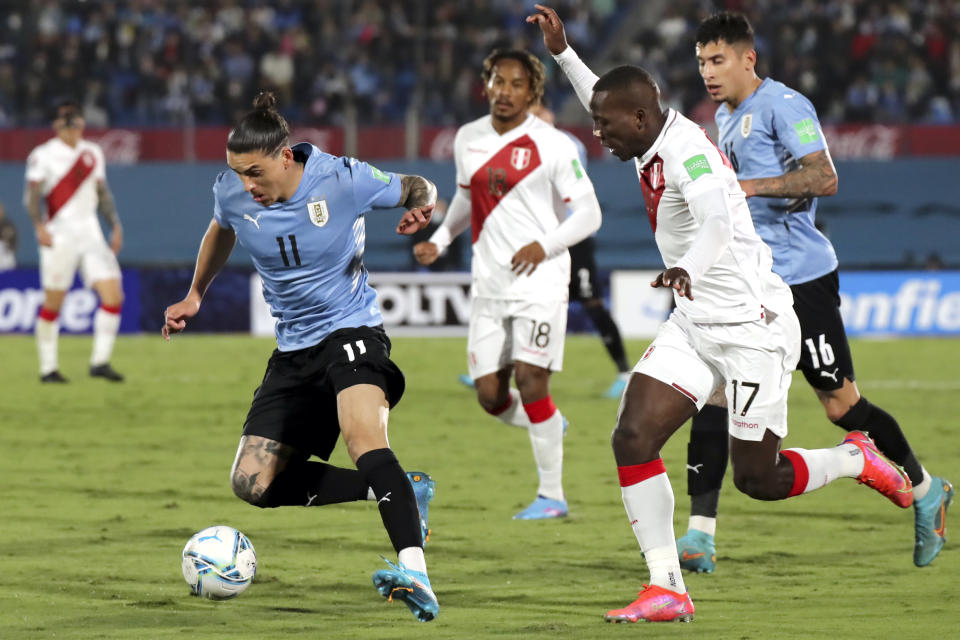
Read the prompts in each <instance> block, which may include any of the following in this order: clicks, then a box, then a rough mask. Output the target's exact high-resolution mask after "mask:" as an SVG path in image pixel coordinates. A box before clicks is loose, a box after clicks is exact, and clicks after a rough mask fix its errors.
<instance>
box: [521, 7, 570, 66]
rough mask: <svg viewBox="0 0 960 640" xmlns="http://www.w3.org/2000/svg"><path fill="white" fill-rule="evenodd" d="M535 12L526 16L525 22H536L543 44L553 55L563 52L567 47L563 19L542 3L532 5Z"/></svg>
mask: <svg viewBox="0 0 960 640" xmlns="http://www.w3.org/2000/svg"><path fill="white" fill-rule="evenodd" d="M533 6H534V7H535V8H536V9H537V13H534V14H532V15H529V16H527V22H536V23H537V24H538V25H539V26H540V30H541V31H543V44H545V45H547V51H549V52H550V53H551V54H553V55H558V54H561V53H563V50H564V49H566V48H567V36H566V35H564V33H563V21H562V20H560V16H558V15H557V12H556V11H554V10H553V9H551V8H550V7H548V6H546V5H542V4H535V5H533Z"/></svg>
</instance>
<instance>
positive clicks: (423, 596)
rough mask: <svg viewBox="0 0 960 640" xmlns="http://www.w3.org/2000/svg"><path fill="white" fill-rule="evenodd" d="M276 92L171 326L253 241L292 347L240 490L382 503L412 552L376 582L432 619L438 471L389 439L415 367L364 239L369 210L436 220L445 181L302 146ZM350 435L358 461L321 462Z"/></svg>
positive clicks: (243, 132) (250, 430)
mask: <svg viewBox="0 0 960 640" xmlns="http://www.w3.org/2000/svg"><path fill="white" fill-rule="evenodd" d="M275 102H276V99H275V98H274V96H273V94H272V93H261V94H260V95H258V96H257V98H256V100H255V101H254V109H253V111H251V112H249V113H248V114H247V115H246V116H244V118H243V119H242V120H241V121H240V123H239V124H238V125H237V126H236V127H235V128H234V129H233V130H232V131H231V132H230V136H229V138H228V139H227V164H229V165H230V168H231V169H232V171H225V172H223V173H221V174H220V175H219V176H218V177H217V180H216V182H215V183H214V186H213V195H214V205H213V220H211V222H210V225H209V227H208V228H207V232H206V234H205V235H204V237H203V241H202V242H201V244H200V252H199V255H198V256H197V266H196V270H195V271H194V276H193V284H191V286H190V291H189V293H188V294H187V296H186V297H185V298H184V299H183V300H182V301H180V302H178V303H176V304H173V305H171V306H169V307H167V309H166V312H165V314H164V327H163V335H164V337H165V338H167V339H168V340H169V339H170V334H171V333H177V332H180V331H183V329H184V328H185V327H186V321H187V320H188V319H189V318H192V317H193V316H195V315H196V314H197V312H198V311H199V310H200V304H201V302H202V300H203V296H204V294H205V293H206V292H207V289H208V288H209V286H210V283H211V282H212V281H213V279H214V277H215V276H216V275H217V273H218V272H219V271H220V269H221V268H222V267H223V265H224V264H225V263H226V261H227V258H228V257H229V256H230V252H231V251H232V250H233V246H234V244H235V243H236V242H237V241H238V240H239V242H240V244H241V245H243V247H244V248H246V249H247V251H249V252H250V255H251V257H252V259H253V264H254V267H256V269H257V272H258V273H259V274H260V277H261V278H262V279H263V294H264V298H265V299H266V300H267V302H268V303H269V304H270V307H271V310H272V313H273V315H274V316H275V317H276V318H277V328H276V333H277V347H278V348H277V350H276V351H274V352H273V355H272V356H271V357H270V361H269V363H268V364H267V371H266V373H265V374H264V377H263V382H261V384H260V386H259V387H258V388H257V390H256V392H255V394H254V397H253V403H252V405H251V406H250V411H249V413H248V414H247V420H246V423H245V424H244V427H243V436H242V437H241V438H240V446H239V449H238V451H237V457H236V461H235V462H234V464H233V469H232V471H231V477H230V480H231V483H232V485H233V491H234V493H235V494H236V495H237V496H238V497H240V498H241V499H243V500H245V501H247V502H249V503H250V504H252V505H255V506H258V507H279V506H285V505H299V506H308V507H310V506H319V505H324V504H333V503H339V502H349V501H354V500H376V501H377V506H378V508H379V510H380V516H381V518H382V519H383V524H384V527H385V528H386V530H387V533H388V534H389V536H390V541H391V542H392V543H393V546H394V549H395V550H396V551H397V557H398V562H397V564H392V563H389V562H388V564H390V569H383V570H380V571H377V572H375V573H374V574H373V582H374V585H375V586H376V587H377V590H378V591H379V592H380V593H381V594H382V595H383V596H384V597H386V598H389V599H391V600H392V599H394V598H396V599H399V600H402V601H404V602H405V603H406V604H407V606H408V607H409V608H410V610H411V611H412V612H413V614H414V615H415V616H416V617H417V619H418V620H420V621H423V622H427V621H429V620H432V619H433V618H435V617H436V616H437V614H438V612H439V605H438V603H437V598H436V596H435V595H434V593H433V590H432V588H431V586H430V580H429V578H428V577H427V566H426V561H425V559H424V554H423V540H424V538H425V537H426V532H427V524H426V518H427V503H428V502H429V500H430V498H431V497H432V495H433V481H432V480H431V479H430V477H429V476H427V475H426V474H422V473H419V472H410V473H407V474H405V473H404V471H403V469H402V468H401V467H400V463H399V462H398V461H397V458H396V456H394V454H393V451H392V450H391V449H390V445H389V444H388V442H387V421H388V418H389V410H390V409H391V408H393V407H394V406H395V405H396V404H397V402H399V401H400V397H401V396H402V395H403V390H404V378H403V374H402V373H401V372H400V369H399V368H397V365H395V364H394V363H393V362H392V361H391V360H390V340H389V338H387V335H386V333H385V332H384V330H383V326H382V323H383V320H382V318H381V316H380V310H379V308H378V307H377V299H376V292H375V291H374V290H373V289H372V288H371V287H370V285H369V284H368V283H367V271H366V269H365V268H364V266H363V250H364V237H365V234H364V224H365V222H364V215H365V214H366V212H368V211H370V210H371V209H392V208H394V207H401V206H402V207H406V208H407V209H408V211H406V212H405V213H404V214H403V217H402V218H401V219H400V223H399V224H398V225H397V233H401V234H405V235H409V234H412V233H414V232H416V231H417V230H419V229H420V228H422V227H424V226H426V224H427V223H428V222H429V219H430V212H431V211H432V210H433V207H434V204H435V203H436V195H437V192H436V188H435V187H434V186H433V184H432V183H431V182H430V181H429V180H426V179H424V178H421V177H419V176H405V175H400V174H393V173H388V172H383V171H380V170H378V169H376V168H375V167H372V166H370V165H369V164H366V163H365V162H360V161H358V160H354V159H352V158H338V157H335V156H331V155H329V154H326V153H324V152H322V151H321V150H320V149H318V148H317V147H315V146H313V145H311V144H307V143H300V144H296V145H293V146H290V140H289V136H290V130H289V127H288V125H287V122H286V120H284V118H283V116H281V115H280V114H279V113H277V111H276V110H275V108H274V104H275ZM340 434H343V440H344V443H345V445H346V447H347V452H348V453H349V455H350V458H351V460H353V462H354V463H355V464H356V466H357V468H356V469H342V468H339V467H334V466H331V465H329V464H326V463H323V462H312V461H308V458H309V457H310V456H311V454H312V455H316V456H318V457H320V458H322V459H324V460H327V459H328V458H329V457H330V453H331V452H332V451H333V448H334V446H335V445H336V442H337V438H338V437H339V436H340ZM415 494H416V495H415ZM418 503H419V506H420V509H421V511H420V512H419V513H418Z"/></svg>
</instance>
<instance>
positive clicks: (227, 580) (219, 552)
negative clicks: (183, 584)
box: [181, 525, 257, 600]
mask: <svg viewBox="0 0 960 640" xmlns="http://www.w3.org/2000/svg"><path fill="white" fill-rule="evenodd" d="M181 568H182V569H183V578H184V580H186V581H187V584H188V585H190V590H191V591H192V592H193V595H195V596H203V597H205V598H210V599H211V600H229V599H230V598H233V597H235V596H237V595H239V594H240V593H242V592H243V591H244V590H245V589H246V588H247V587H249V586H250V583H251V582H253V576H254V575H256V573H257V553H256V551H254V550H253V545H252V544H251V543H250V539H249V538H247V536H245V535H243V534H242V533H240V532H239V531H237V530H236V529H234V528H233V527H228V526H226V525H216V526H213V527H207V528H206V529H204V530H203V531H200V532H198V533H196V534H194V536H193V537H192V538H190V540H189V541H187V546H185V547H184V548H183V561H182V563H181Z"/></svg>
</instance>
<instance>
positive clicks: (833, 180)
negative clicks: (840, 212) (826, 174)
mask: <svg viewBox="0 0 960 640" xmlns="http://www.w3.org/2000/svg"><path fill="white" fill-rule="evenodd" d="M839 184H840V179H839V178H838V177H837V174H833V176H831V177H830V178H829V179H828V180H827V181H826V184H824V186H823V195H825V196H832V195H836V193H837V187H838V186H839Z"/></svg>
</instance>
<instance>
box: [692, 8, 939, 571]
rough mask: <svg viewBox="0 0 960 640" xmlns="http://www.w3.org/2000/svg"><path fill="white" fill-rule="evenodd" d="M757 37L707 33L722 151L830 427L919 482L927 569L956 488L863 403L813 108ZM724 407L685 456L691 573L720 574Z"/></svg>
mask: <svg viewBox="0 0 960 640" xmlns="http://www.w3.org/2000/svg"><path fill="white" fill-rule="evenodd" d="M753 41H754V39H753V28H752V27H751V26H750V23H749V21H748V20H747V19H746V17H745V16H743V15H742V14H738V13H728V12H724V13H719V14H716V15H713V16H711V17H709V18H707V19H706V20H704V21H703V22H702V23H701V24H700V27H699V29H698V30H697V61H698V63H699V66H700V74H701V75H702V76H703V82H704V84H705V86H706V89H707V93H709V94H710V97H711V99H712V100H713V101H714V102H717V103H719V107H718V108H717V113H716V120H717V127H718V128H719V134H720V146H721V147H722V148H723V150H724V152H725V153H726V155H727V157H729V158H730V161H731V162H732V164H733V169H734V171H736V173H737V177H738V179H739V180H740V186H741V188H743V190H744V192H745V193H746V195H747V197H748V198H749V200H748V201H747V202H748V204H749V207H750V215H751V216H752V217H753V224H754V226H755V227H756V229H757V233H758V234H759V235H760V237H761V238H763V240H764V242H766V243H767V245H769V246H770V248H771V250H772V251H773V270H774V272H776V273H777V274H779V275H780V277H782V278H783V280H784V281H785V282H786V283H787V284H788V285H790V289H791V291H792V292H793V308H794V310H795V311H796V313H797V318H799V320H800V334H801V335H800V340H801V346H800V362H799V365H798V368H799V369H800V370H801V371H802V372H803V376H804V377H805V378H806V379H807V383H808V384H810V386H811V387H813V391H814V393H816V394H817V397H818V398H819V399H820V402H821V403H822V404H823V408H824V409H825V410H826V413H827V417H828V418H829V419H830V421H831V422H833V423H834V424H836V425H837V426H839V427H842V428H844V429H846V430H847V431H853V430H858V429H859V430H863V431H869V432H870V437H871V438H873V439H874V441H875V442H876V443H877V448H879V449H880V451H882V452H883V453H884V455H886V456H887V457H889V458H890V459H891V460H892V461H894V462H895V463H897V464H899V465H901V466H902V467H903V468H904V470H905V471H906V473H907V475H908V476H910V480H911V482H912V483H913V496H914V503H913V507H914V525H915V534H916V535H915V544H914V548H913V562H914V564H915V565H916V566H918V567H923V566H926V565H928V564H930V563H931V562H933V559H934V558H935V557H936V556H937V554H938V553H939V552H940V549H941V548H942V547H943V543H944V541H945V539H946V538H945V521H944V518H945V516H946V511H947V508H948V507H949V506H950V502H951V500H952V499H953V494H954V491H953V487H952V486H951V484H950V483H949V482H947V481H946V480H945V479H943V478H938V477H932V476H931V475H930V474H929V473H928V472H927V470H926V469H924V468H923V466H922V465H921V464H920V462H919V461H918V460H917V458H916V456H915V455H914V453H913V451H912V450H911V448H910V445H909V443H908V442H907V439H906V437H905V436H904V434H903V431H902V430H901V429H900V425H899V424H898V423H897V420H896V419H895V418H894V417H893V416H891V415H890V414H889V413H887V412H886V411H884V410H883V409H881V408H880V407H878V406H876V405H874V404H871V403H870V402H869V401H868V400H867V399H866V398H864V397H863V396H861V395H860V392H859V390H858V389H857V384H856V382H855V380H856V378H855V376H854V371H853V359H852V357H851V355H850V345H849V343H848V342H847V335H846V332H845V331H844V327H843V319H842V317H841V316H840V295H839V278H838V274H837V264H838V263H837V256H836V253H835V252H834V250H833V245H831V244H830V241H829V240H827V238H826V237H825V236H824V235H823V234H822V233H820V231H818V230H817V228H816V227H815V226H814V216H815V215H816V211H817V196H829V195H833V194H834V193H836V190H837V173H836V171H835V169H834V167H833V162H832V161H831V160H830V153H829V151H828V149H827V143H826V140H825V139H824V137H823V131H822V130H821V128H820V121H819V119H818V118H817V112H816V110H815V109H814V108H813V105H812V104H811V103H810V101H809V100H807V98H806V97H804V96H803V95H802V94H800V93H798V92H797V91H795V90H793V89H791V88H789V87H787V86H785V85H783V84H782V83H780V82H777V81H776V80H773V79H771V78H765V79H760V78H759V77H758V76H757V74H756V72H755V65H756V61H757V52H756V50H755V49H754V48H753ZM726 432H727V416H726V410H725V409H720V408H717V407H712V406H711V407H705V408H704V411H702V412H701V413H700V414H698V415H697V416H695V417H694V418H693V424H692V427H691V431H690V444H689V448H688V459H687V470H688V472H687V477H688V483H687V488H688V493H689V494H690V523H689V527H688V529H687V533H686V535H684V536H683V537H682V538H680V539H679V540H677V548H678V550H679V552H680V558H681V563H680V564H681V566H682V567H683V568H685V569H689V570H692V571H702V572H708V573H709V572H711V571H713V569H714V567H715V565H716V547H715V544H714V535H715V531H716V522H717V520H716V518H717V504H718V501H719V498H720V487H721V484H722V482H723V475H724V472H725V470H726V466H727V433H726Z"/></svg>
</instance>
